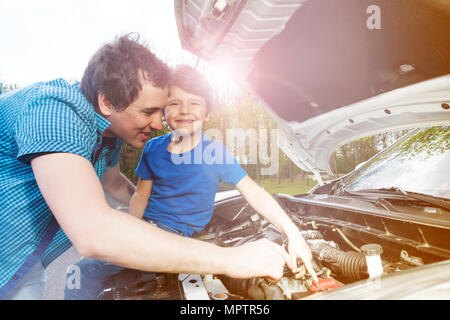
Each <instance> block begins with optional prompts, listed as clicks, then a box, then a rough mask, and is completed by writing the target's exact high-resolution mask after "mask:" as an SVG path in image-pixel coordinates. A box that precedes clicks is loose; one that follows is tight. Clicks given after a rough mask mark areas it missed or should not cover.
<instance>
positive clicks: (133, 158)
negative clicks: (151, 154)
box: [119, 125, 170, 184]
mask: <svg viewBox="0 0 450 320" xmlns="http://www.w3.org/2000/svg"><path fill="white" fill-rule="evenodd" d="M169 132H170V129H169V127H168V126H167V125H164V128H163V129H162V130H161V131H153V132H152V133H151V138H152V139H153V138H155V137H158V136H161V135H164V134H167V133H169ZM142 150H143V148H141V149H136V148H133V147H132V146H129V145H127V144H125V143H124V144H123V146H122V150H121V153H120V162H119V164H120V171H121V172H122V173H123V174H124V175H125V176H126V177H127V178H128V179H130V181H132V182H133V183H134V184H136V183H137V182H138V179H139V178H138V177H137V176H136V174H135V173H134V170H135V169H136V167H137V165H138V163H139V159H140V158H141V153H142Z"/></svg>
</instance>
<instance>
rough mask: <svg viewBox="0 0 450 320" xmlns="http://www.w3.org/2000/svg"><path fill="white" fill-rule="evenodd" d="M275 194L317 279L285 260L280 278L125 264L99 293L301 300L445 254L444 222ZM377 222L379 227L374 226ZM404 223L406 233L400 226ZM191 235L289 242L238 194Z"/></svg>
mask: <svg viewBox="0 0 450 320" xmlns="http://www.w3.org/2000/svg"><path fill="white" fill-rule="evenodd" d="M276 199H277V201H278V202H279V203H280V205H281V206H282V207H283V209H285V211H286V212H287V213H288V215H289V216H290V218H291V219H292V221H293V222H294V223H295V224H296V225H297V227H298V228H299V230H300V232H301V234H302V236H303V237H304V239H305V240H306V242H307V243H308V245H309V246H310V248H311V251H312V254H313V261H312V262H313V267H314V269H315V271H316V273H317V276H318V277H319V283H318V284H317V283H314V282H313V281H312V277H311V276H310V275H309V274H306V275H305V276H303V277H302V278H300V279H296V277H295V276H294V275H293V274H292V272H291V271H290V269H289V268H288V267H285V271H284V275H283V277H282V278H281V279H280V280H279V281H271V280H269V279H266V278H252V279H233V278H230V277H227V276H224V275H188V274H180V275H175V274H154V273H143V272H139V271H134V270H127V272H125V273H122V274H119V275H117V276H114V277H113V278H111V279H110V282H109V283H108V285H107V286H106V287H105V290H103V291H102V293H101V294H100V296H99V299H132V300H135V299H138V300H145V299H188V300H190V299H213V300H253V299H254V300H291V299H302V298H305V297H308V296H312V295H314V294H316V293H318V292H323V291H331V290H334V289H336V288H340V287H344V286H346V285H349V284H352V283H356V282H358V281H361V280H365V279H368V280H370V279H372V278H373V275H374V274H373V271H374V270H375V271H376V269H377V268H378V275H380V274H384V275H386V274H389V273H395V272H398V271H402V270H407V269H411V268H414V267H418V266H423V265H425V264H428V263H432V262H437V261H441V260H445V258H446V259H449V258H450V250H448V248H446V247H445V248H444V247H442V246H437V245H435V244H434V243H435V242H439V241H440V242H439V243H440V244H442V243H444V242H442V240H439V239H448V231H449V230H448V229H445V228H443V229H439V228H431V229H430V227H429V226H428V227H427V226H419V225H414V224H412V223H406V222H405V221H399V220H392V219H387V218H386V219H385V218H381V217H377V218H375V217H373V216H365V215H364V212H362V211H361V212H358V211H357V210H356V211H355V210H353V211H350V210H349V211H346V210H337V209H331V208H327V207H326V206H313V205H308V204H306V203H305V202H303V201H302V200H301V198H299V199H297V198H295V199H294V198H293V197H290V196H284V195H278V196H276ZM399 225H401V226H402V228H401V229H400V228H399ZM381 226H382V228H383V229H384V230H380V229H381ZM426 228H428V229H430V230H427V229H426ZM405 229H407V230H406V231H403V232H406V233H405V234H402V233H401V232H400V231H399V230H405ZM413 230H416V231H417V232H416V233H414V231H413ZM405 235H407V236H405ZM431 235H432V236H431ZM195 238H197V239H199V240H202V241H208V242H211V243H214V244H216V245H219V246H223V247H230V246H239V245H242V244H244V243H247V242H251V241H256V240H258V239H262V238H267V239H269V240H271V241H274V242H276V243H278V244H279V245H281V246H283V247H285V248H286V247H287V239H286V237H285V236H284V234H282V233H281V232H280V231H279V230H278V229H277V228H276V227H275V226H274V225H272V224H271V223H269V222H268V221H267V220H266V219H264V218H263V217H262V216H260V215H258V214H257V213H256V212H255V211H254V210H253V209H252V208H251V207H250V206H249V205H248V204H247V202H246V201H245V200H244V199H243V198H242V197H235V198H233V199H228V200H224V201H221V202H220V203H217V204H216V209H215V212H214V215H213V218H212V220H211V221H210V223H209V224H208V225H207V226H206V228H205V229H204V230H203V231H202V232H201V233H200V234H198V235H197V236H196V237H195ZM418 239H419V241H418ZM424 243H425V245H423V244H424ZM374 259H375V262H373V261H374ZM377 259H378V261H376V260H377ZM371 269H372V270H371Z"/></svg>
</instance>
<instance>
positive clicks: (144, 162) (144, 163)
mask: <svg viewBox="0 0 450 320" xmlns="http://www.w3.org/2000/svg"><path fill="white" fill-rule="evenodd" d="M151 142H152V140H150V141H149V142H147V143H146V145H145V147H144V150H142V154H141V158H140V160H139V163H138V165H137V167H136V170H135V171H134V172H135V173H136V175H137V176H138V177H139V178H141V179H144V180H153V175H152V171H151V168H150V164H149V162H148V160H149V159H148V155H149V150H150V145H151Z"/></svg>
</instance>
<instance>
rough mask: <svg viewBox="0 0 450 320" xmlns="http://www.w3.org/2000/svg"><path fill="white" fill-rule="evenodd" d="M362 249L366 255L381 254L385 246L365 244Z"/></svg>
mask: <svg viewBox="0 0 450 320" xmlns="http://www.w3.org/2000/svg"><path fill="white" fill-rule="evenodd" d="M361 250H362V252H364V254H365V255H366V256H379V255H381V254H382V253H383V248H382V247H381V246H380V245H379V244H365V245H363V246H362V247H361Z"/></svg>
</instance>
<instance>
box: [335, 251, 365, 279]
mask: <svg viewBox="0 0 450 320" xmlns="http://www.w3.org/2000/svg"><path fill="white" fill-rule="evenodd" d="M338 264H339V267H340V271H341V273H342V275H343V276H344V277H345V278H346V279H349V280H362V279H364V278H367V263H366V257H365V256H364V254H362V253H359V252H352V251H350V252H342V254H340V255H339V256H338Z"/></svg>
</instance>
